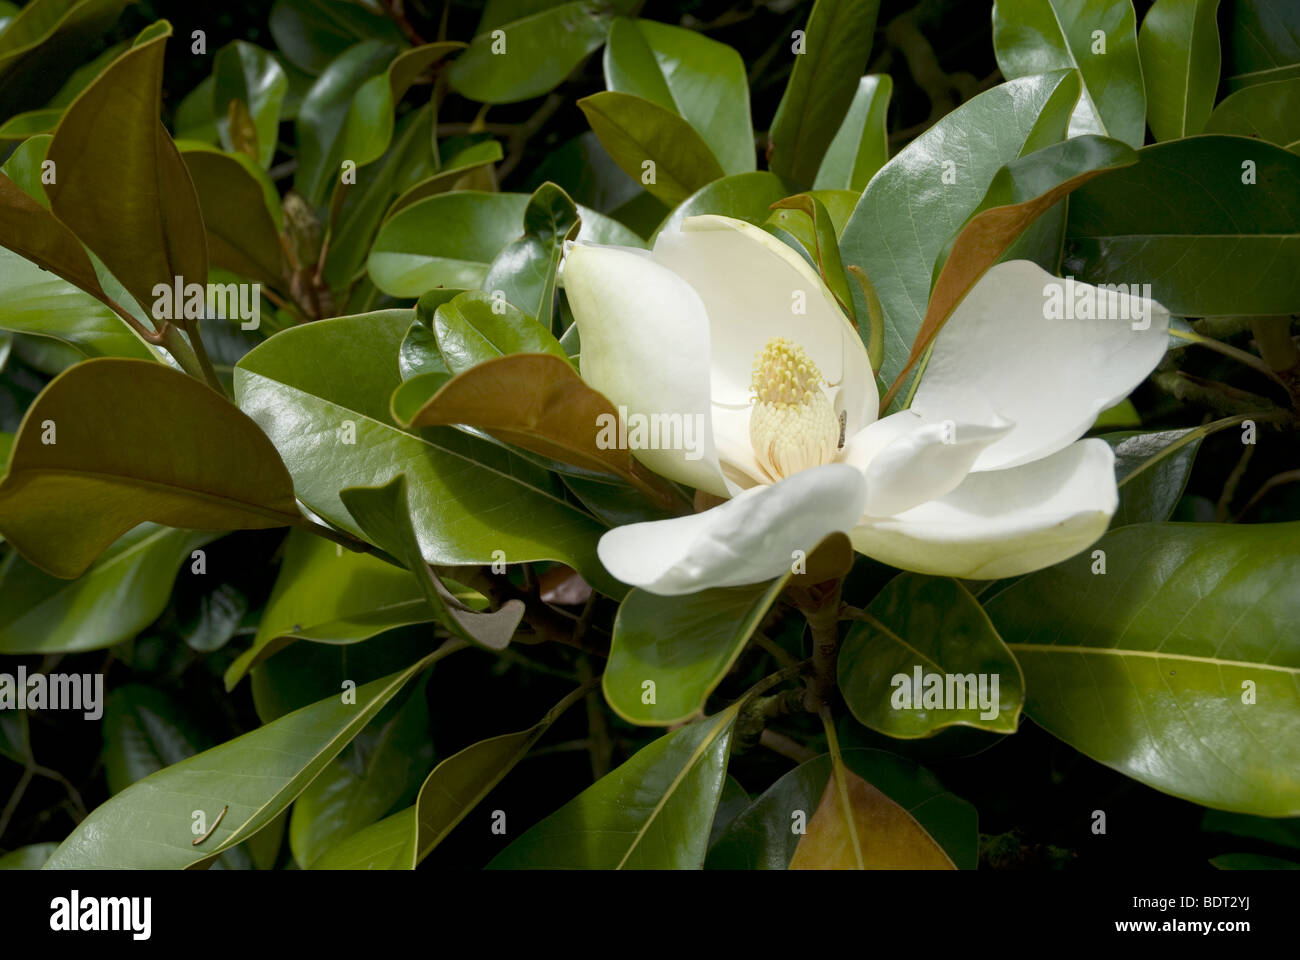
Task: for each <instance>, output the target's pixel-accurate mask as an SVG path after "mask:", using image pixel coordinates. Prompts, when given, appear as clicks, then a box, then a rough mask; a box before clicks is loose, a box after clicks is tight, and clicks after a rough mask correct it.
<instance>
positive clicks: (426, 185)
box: [384, 140, 504, 220]
mask: <svg viewBox="0 0 1300 960" xmlns="http://www.w3.org/2000/svg"><path fill="white" fill-rule="evenodd" d="M503 156H504V154H503V153H502V152H501V144H500V142H499V141H497V140H484V141H483V142H482V143H477V144H475V145H474V146H473V147H470V148H468V149H466V150H462V151H461V152H460V153H459V154H457V155H456V156H455V157H454V158H453V159H452V160H451V161H450V162H449V163H448V164H447V166H446V168H445V169H442V170H439V171H438V172H437V173H435V174H433V175H432V176H429V177H426V178H424V179H423V180H421V181H420V182H419V183H416V184H414V185H413V186H411V187H410V188H409V189H407V190H405V191H403V192H402V194H401V195H400V196H399V197H398V198H397V199H396V200H394V201H393V203H392V206H390V207H389V208H388V212H387V213H385V214H384V219H385V220H387V219H389V218H390V217H392V216H393V214H395V213H397V212H398V211H399V210H402V209H404V208H406V207H409V206H410V205H411V204H413V203H415V202H416V201H417V200H423V199H424V198H425V197H432V196H434V195H435V194H439V193H448V192H450V191H453V190H467V189H471V188H470V187H468V186H467V185H466V181H467V180H468V179H470V177H471V175H472V174H473V173H474V172H475V171H479V170H483V169H484V168H487V167H491V166H492V165H493V164H496V163H500V162H501V158H502V157H503Z"/></svg>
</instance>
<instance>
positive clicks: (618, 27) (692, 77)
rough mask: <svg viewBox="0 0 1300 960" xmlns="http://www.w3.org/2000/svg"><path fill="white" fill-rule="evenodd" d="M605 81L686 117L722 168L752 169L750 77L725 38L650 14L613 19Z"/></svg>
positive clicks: (752, 136) (623, 91) (607, 46)
mask: <svg viewBox="0 0 1300 960" xmlns="http://www.w3.org/2000/svg"><path fill="white" fill-rule="evenodd" d="M605 86H606V87H607V88H608V89H610V90H613V91H615V92H616V93H630V94H633V95H634V96H638V97H642V98H643V99H646V100H650V101H651V102H653V103H656V104H658V105H659V106H661V107H663V108H664V109H665V110H671V111H673V112H674V113H676V114H678V115H679V116H681V117H682V118H684V119H685V120H686V122H687V123H689V124H690V125H691V126H692V127H694V128H695V130H696V132H698V133H699V135H700V136H701V137H702V138H703V140H704V142H705V144H707V145H708V148H709V150H710V152H712V154H713V156H714V157H715V158H716V159H717V161H718V163H719V164H721V166H722V169H723V170H724V171H725V172H726V173H746V172H748V171H751V170H753V169H754V167H755V161H754V130H753V127H752V126H751V124H750V119H749V81H748V79H747V78H746V76H745V64H744V62H743V61H742V60H741V59H740V55H739V54H738V53H736V51H735V50H733V49H732V48H731V47H729V46H727V45H726V44H724V43H719V42H718V41H716V40H711V39H709V38H708V37H706V36H704V35H703V34H700V33H696V32H695V31H694V30H686V29H684V28H682V27H674V26H669V25H668V24H666V23H656V22H655V21H653V20H621V19H620V20H615V21H614V25H613V27H611V28H610V31H609V43H608V44H607V45H606V47H605Z"/></svg>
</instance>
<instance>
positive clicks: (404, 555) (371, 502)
mask: <svg viewBox="0 0 1300 960" xmlns="http://www.w3.org/2000/svg"><path fill="white" fill-rule="evenodd" d="M339 498H340V499H341V500H342V501H343V505H344V506H345V507H347V509H348V512H349V513H350V514H352V517H353V519H355V520H356V522H357V523H358V524H359V525H360V526H361V529H362V530H364V531H365V532H366V536H367V537H369V538H370V539H371V540H373V541H374V542H375V543H377V544H379V546H380V547H382V548H383V549H384V550H386V551H388V552H389V553H390V554H392V555H393V556H395V557H397V558H398V559H400V560H401V561H402V562H403V563H404V564H406V566H407V569H408V570H410V571H411V574H412V576H413V577H414V579H415V580H416V582H417V583H418V584H419V586H420V590H421V592H422V593H423V595H424V601H425V603H426V604H427V605H428V607H429V609H431V610H432V611H433V612H434V616H435V617H436V618H437V620H438V622H439V623H440V624H441V625H442V626H443V627H445V628H446V629H447V631H448V632H449V633H450V634H451V635H452V636H453V637H459V638H460V639H461V640H464V641H466V642H468V643H474V644H477V645H478V646H480V647H485V648H486V649H488V650H493V651H500V650H504V649H505V648H506V647H507V646H508V645H509V644H510V638H511V637H512V636H514V633H515V629H516V628H517V627H518V626H519V621H520V620H521V619H522V618H523V615H524V605H523V602H522V601H520V600H507V601H506V602H505V603H504V604H503V605H502V606H501V608H500V609H499V610H493V611H484V612H478V611H474V610H471V609H469V608H468V607H466V606H465V605H463V604H462V603H461V602H460V601H459V600H457V599H456V597H455V596H454V595H453V594H452V592H451V591H450V590H448V589H447V587H446V586H445V585H444V584H443V582H442V580H441V579H439V577H438V576H437V575H436V574H435V573H434V572H433V571H432V570H430V569H429V565H428V564H427V563H425V561H424V558H423V557H422V556H421V554H420V541H419V539H418V537H417V536H416V532H415V528H414V527H413V526H412V525H411V509H410V498H409V496H408V494H407V481H406V474H404V473H399V474H398V475H397V476H395V477H394V478H393V479H392V480H390V481H389V482H388V483H387V484H386V485H384V486H382V487H348V488H347V489H344V490H340V491H339Z"/></svg>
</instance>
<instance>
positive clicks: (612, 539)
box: [597, 463, 866, 596]
mask: <svg viewBox="0 0 1300 960" xmlns="http://www.w3.org/2000/svg"><path fill="white" fill-rule="evenodd" d="M865 497H866V490H865V486H864V484H863V480H862V474H861V473H859V472H858V471H857V470H856V469H854V468H853V467H850V466H848V465H846V464H838V463H833V464H828V465H826V466H823V467H817V468H815V469H812V470H804V471H802V472H801V473H796V474H795V475H794V476H792V477H788V478H786V479H785V480H782V481H781V482H780V483H777V484H774V485H772V486H766V487H754V488H752V489H749V490H746V491H744V492H743V493H741V494H739V495H738V496H737V497H735V498H734V499H732V500H729V501H727V502H726V503H723V504H720V505H719V506H716V507H714V508H712V509H711V510H706V511H704V512H703V513H697V514H693V515H691V516H686V517H677V518H674V519H672V520H656V521H653V522H650V523H634V524H629V525H627V526H623V527H615V528H614V529H613V530H610V531H609V532H608V533H606V534H605V535H604V536H603V537H601V538H600V543H599V545H598V548H597V552H598V554H599V556H600V561H601V563H603V564H604V565H605V568H606V569H607V570H608V571H609V572H610V573H611V574H613V575H614V576H615V577H617V578H618V579H619V580H622V581H623V582H624V583H629V584H631V585H633V586H635V587H641V588H642V589H644V590H648V591H649V592H651V593H658V594H662V595H665V596H677V595H681V594H687V593H695V592H696V591H699V590H705V589H708V588H710V587H730V586H739V585H741V584H746V583H761V582H762V581H764V580H771V579H772V578H774V577H778V576H780V575H781V574H782V573H784V572H786V571H787V570H789V569H790V568H791V564H792V563H793V562H794V560H795V551H797V550H802V551H804V552H805V553H807V552H809V551H811V550H812V549H813V548H814V547H816V546H817V544H818V543H820V542H821V540H822V539H823V538H825V537H826V536H827V535H829V534H831V533H834V532H835V531H837V530H838V531H845V532H847V531H848V530H850V529H852V528H853V526H854V524H856V523H857V522H858V519H859V517H861V515H862V506H863V503H864V502H865Z"/></svg>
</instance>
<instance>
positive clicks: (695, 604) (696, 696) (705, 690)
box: [601, 577, 788, 727]
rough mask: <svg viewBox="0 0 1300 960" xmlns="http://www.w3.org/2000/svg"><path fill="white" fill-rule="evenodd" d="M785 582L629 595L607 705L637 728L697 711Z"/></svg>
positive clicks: (607, 679) (607, 676)
mask: <svg viewBox="0 0 1300 960" xmlns="http://www.w3.org/2000/svg"><path fill="white" fill-rule="evenodd" d="M787 579H788V578H787V577H780V578H778V579H776V580H773V581H772V582H771V583H760V584H755V585H753V586H746V587H719V588H715V589H712V590H703V591H700V592H699V593H693V594H689V595H688V596H684V597H661V596H656V595H655V594H653V593H647V592H646V591H644V590H633V591H632V592H631V593H629V594H628V595H627V598H626V599H625V600H624V601H623V603H622V605H621V606H620V607H619V608H618V616H617V618H616V619H615V620H614V636H613V639H612V641H611V643H610V653H609V662H608V664H607V665H606V667H605V673H604V676H603V678H602V680H601V685H602V688H603V690H604V693H605V701H606V702H607V703H608V704H609V705H610V708H611V709H612V710H613V711H614V712H615V713H617V714H618V715H619V716H620V717H622V718H623V719H624V720H626V721H628V722H629V723H635V724H640V725H642V726H657V727H667V726H672V725H673V724H677V723H681V722H682V721H684V720H688V719H690V718H691V717H694V716H696V715H697V714H699V713H701V712H702V711H703V710H704V703H705V701H706V700H707V699H708V697H709V694H710V693H712V692H713V690H714V688H715V687H717V685H718V684H719V683H721V682H722V679H723V677H725V676H726V675H727V672H728V671H729V670H730V669H731V667H732V665H733V664H734V663H735V662H736V658H737V657H739V656H740V654H741V652H742V651H743V650H744V649H745V645H746V644H747V643H748V642H749V639H750V637H751V636H753V633H754V631H755V630H757V629H758V627H759V624H761V623H762V621H763V617H765V616H766V615H767V611H768V610H769V609H770V608H771V606H772V604H773V603H774V602H775V601H776V598H777V597H778V596H779V595H780V594H781V591H782V590H784V589H785V586H786V581H787ZM647 684H649V686H647ZM647 700H649V701H650V702H647Z"/></svg>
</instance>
